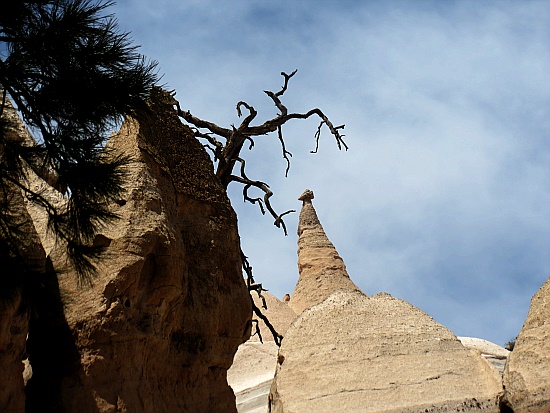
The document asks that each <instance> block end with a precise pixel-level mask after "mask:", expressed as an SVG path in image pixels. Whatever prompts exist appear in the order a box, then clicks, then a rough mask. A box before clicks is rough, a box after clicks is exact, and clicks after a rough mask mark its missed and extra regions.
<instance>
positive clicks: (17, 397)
mask: <svg viewBox="0 0 550 413" xmlns="http://www.w3.org/2000/svg"><path fill="white" fill-rule="evenodd" d="M2 117H3V119H4V120H6V121H7V122H8V124H9V128H8V130H7V132H6V134H5V135H4V138H5V139H6V140H7V141H13V142H18V143H23V142H30V139H31V138H30V135H29V133H28V131H27V129H26V127H25V125H24V124H23V122H22V121H21V119H20V118H19V116H18V115H17V112H16V111H15V110H14V109H13V107H12V105H11V103H10V102H9V101H6V106H5V107H4V112H3V113H2ZM4 149H5V148H4V147H3V145H1V144H0V155H1V156H4ZM0 208H2V209H3V211H2V213H3V214H5V216H7V217H9V221H10V224H11V225H12V228H11V230H10V229H8V231H9V232H10V233H9V235H8V234H6V233H4V234H3V236H2V237H1V240H0V241H3V240H4V239H10V240H11V241H10V242H11V243H12V244H13V245H17V247H16V249H17V252H15V251H14V249H12V248H10V246H9V245H7V244H4V243H3V242H0V273H1V275H0V412H6V413H22V412H24V411H25V387H24V381H23V370H24V364H23V359H24V358H25V353H26V340H27V335H28V333H29V323H30V322H31V315H32V311H31V308H30V307H29V305H28V304H29V299H31V297H32V296H33V295H34V294H36V293H37V290H39V289H40V286H41V283H42V282H43V281H44V278H45V277H46V276H47V274H48V270H49V267H48V264H49V261H48V259H47V258H46V253H45V252H44V249H43V248H42V245H41V243H40V238H39V236H38V234H37V232H36V230H35V228H34V226H33V223H32V220H31V217H30V215H29V214H28V212H27V209H26V207H25V199H24V197H23V195H22V193H21V191H20V188H19V187H17V186H16V185H14V184H10V183H8V182H6V181H4V182H3V185H2V190H1V191H0ZM5 228H6V227H4V228H3V229H5ZM14 229H15V230H14ZM12 230H13V231H12Z"/></svg>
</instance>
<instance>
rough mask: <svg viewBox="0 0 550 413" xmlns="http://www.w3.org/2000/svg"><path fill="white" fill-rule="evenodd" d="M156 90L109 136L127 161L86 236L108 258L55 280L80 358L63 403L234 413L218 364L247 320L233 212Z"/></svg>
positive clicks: (82, 410)
mask: <svg viewBox="0 0 550 413" xmlns="http://www.w3.org/2000/svg"><path fill="white" fill-rule="evenodd" d="M165 98H166V95H165V94H164V92H162V91H161V90H160V89H155V90H153V92H152V97H151V104H150V108H149V110H144V111H141V112H139V113H138V114H137V115H136V117H135V118H134V119H127V120H126V121H125V122H124V124H123V126H122V128H121V130H120V132H119V133H118V134H116V136H114V137H113V138H112V139H111V140H110V142H109V147H111V148H112V149H113V150H115V151H119V152H121V153H124V154H126V155H131V156H132V158H133V161H132V163H131V165H130V167H129V174H130V176H129V180H128V190H127V193H126V194H125V195H124V197H122V198H121V199H120V200H118V201H117V203H116V205H114V208H115V212H116V213H117V214H119V216H120V217H121V219H119V220H118V221H117V222H116V224H115V225H114V226H112V227H109V228H107V229H105V230H104V231H103V232H102V233H101V234H98V235H97V237H96V240H95V243H96V244H99V245H103V246H105V247H106V258H105V260H103V261H102V262H101V263H100V266H99V274H98V275H97V277H96V279H94V282H93V286H92V287H91V288H78V286H77V285H76V282H75V276H74V274H63V275H62V276H60V278H59V283H60V288H61V294H62V296H63V297H65V298H66V299H65V316H66V318H67V322H68V325H69V327H70V329H71V331H72V334H73V336H74V339H75V343H76V348H77V352H78V357H79V359H78V360H74V364H73V366H72V367H73V368H72V371H71V372H70V373H68V374H67V375H66V376H65V377H64V378H63V380H62V381H61V383H60V386H61V388H60V393H61V396H60V398H61V405H62V407H61V409H62V410H63V411H67V412H78V413H92V412H93V413H97V412H102V413H103V412H105V413H106V412H132V413H134V412H176V411H177V412H193V413H200V412H224V413H225V412H234V411H236V410H235V400H234V394H233V392H232V390H231V388H230V387H229V386H228V384H227V369H228V368H229V366H230V365H231V362H232V359H233V356H234V354H235V352H236V350H237V346H238V345H239V344H240V343H242V342H243V341H245V340H246V339H247V338H248V336H249V328H248V327H249V320H250V318H251V306H250V299H249V297H248V292H247V289H246V286H245V284H244V281H243V277H242V271H241V262H240V249H239V236H238V233H237V222H236V215H235V213H234V211H233V209H232V208H231V205H230V203H229V200H228V198H227V196H226V193H225V190H224V189H223V188H222V186H221V185H220V183H219V181H218V180H217V178H216V177H215V176H214V173H213V167H212V163H211V161H210V159H209V157H208V155H207V154H206V152H205V150H204V148H203V147H202V145H201V144H200V143H199V142H198V141H197V140H196V139H195V138H194V137H193V135H192V132H191V131H190V130H189V129H188V128H187V127H185V126H184V125H183V124H182V123H181V122H180V120H179V118H178V117H177V115H176V113H175V112H174V110H173V108H172V107H171V106H170V105H169V104H167V103H165V102H166V99H165ZM38 225H39V226H40V223H38ZM44 242H45V243H47V240H45V241H44ZM53 255H54V256H57V260H55V262H58V263H60V262H61V261H60V258H61V255H62V253H60V252H59V251H58V252H55V251H54V253H53ZM52 411H53V410H52Z"/></svg>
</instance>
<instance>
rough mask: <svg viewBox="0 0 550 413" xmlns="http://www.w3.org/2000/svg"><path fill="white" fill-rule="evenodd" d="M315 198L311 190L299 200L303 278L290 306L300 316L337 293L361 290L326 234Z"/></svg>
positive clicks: (300, 263)
mask: <svg viewBox="0 0 550 413" xmlns="http://www.w3.org/2000/svg"><path fill="white" fill-rule="evenodd" d="M313 198H314V195H313V191H311V190H309V189H306V190H305V191H304V193H303V194H302V195H301V196H300V198H298V199H299V200H300V201H302V203H303V205H302V210H301V212H300V220H299V223H298V236H299V239H298V270H299V272H300V278H299V279H298V282H297V284H296V288H295V289H294V293H293V294H292V297H291V299H290V301H289V303H288V304H289V305H290V307H291V308H292V309H293V310H294V311H295V312H296V313H297V314H300V313H301V312H302V311H304V310H305V309H306V308H309V307H311V306H313V305H315V304H319V303H320V302H322V301H323V300H324V299H325V298H327V297H328V296H329V295H331V294H332V293H333V292H335V291H338V290H348V291H359V288H357V286H356V285H355V284H354V283H353V281H351V279H350V278H349V275H348V273H347V271H346V265H345V264H344V260H342V258H341V257H340V255H338V251H336V248H335V247H334V245H333V244H332V243H331V242H330V240H329V239H328V237H327V235H326V234H325V231H324V229H323V226H322V225H321V222H320V221H319V218H318V216H317V212H316V211H315V208H314V207H313V203H312V202H311V200H312V199H313Z"/></svg>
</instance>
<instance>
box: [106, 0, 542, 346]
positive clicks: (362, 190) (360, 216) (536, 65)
mask: <svg viewBox="0 0 550 413" xmlns="http://www.w3.org/2000/svg"><path fill="white" fill-rule="evenodd" d="M547 6H548V5H547V3H546V2H542V1H524V2H513V1H498V2H496V1H495V2H491V1H487V2H483V3H480V2H474V1H471V2H470V1H460V2H459V1H448V2H439V1H418V2H405V1H384V2H356V1H345V2H342V1H339V2H336V1H301V2H294V1H281V2H277V3H273V2H272V3H266V2H257V1H237V2H214V1H200V2H199V1H185V2H179V1H175V0H161V1H155V2H150V1H145V0H140V1H135V0H126V1H120V2H119V4H118V5H117V6H116V8H114V9H113V11H114V12H115V13H116V14H117V15H118V17H119V20H120V22H121V26H122V27H123V28H124V29H127V30H131V31H132V33H133V38H134V39H135V40H136V42H137V43H140V44H142V45H143V49H142V50H143V51H144V52H145V53H146V54H147V55H148V56H149V57H151V58H153V59H156V60H158V61H159V62H160V67H161V71H162V72H164V73H165V76H164V79H163V80H164V81H165V82H166V83H167V85H168V86H169V87H171V88H175V89H176V90H177V92H178V95H177V97H178V99H179V100H180V101H181V103H182V106H183V107H184V108H185V109H190V110H191V111H192V112H193V113H194V114H196V115H198V116H200V117H203V118H207V119H209V120H212V121H214V122H217V123H219V124H222V125H224V126H229V125H230V124H231V123H237V122H238V118H237V116H236V112H235V103H236V102H237V101H239V100H241V99H244V100H246V101H247V102H249V103H250V104H253V105H254V106H255V107H256V109H258V110H259V112H260V116H259V119H260V118H261V119H264V118H263V117H262V114H264V113H265V116H266V117H267V116H273V115H274V114H275V110H274V108H273V107H272V105H271V104H270V101H269V99H268V98H267V97H266V96H265V95H264V94H263V92H262V91H263V90H264V89H271V90H277V89H278V88H279V87H280V86H281V85H282V78H280V77H279V72H280V71H282V70H284V71H291V70H294V69H295V68H298V69H299V72H298V74H297V76H296V77H295V78H293V80H292V83H291V85H290V87H289V90H288V92H287V93H286V94H285V96H284V99H285V102H286V103H287V105H288V107H289V109H290V110H294V111H305V110H308V109H310V108H311V107H313V106H318V107H320V108H322V109H323V110H324V111H325V112H326V113H327V114H328V115H329V116H330V117H331V118H332V119H333V121H334V122H335V123H346V129H345V133H346V135H347V136H346V139H347V142H348V143H349V145H350V151H348V152H345V153H344V152H338V150H337V149H336V145H335V144H334V142H333V140H332V139H331V137H330V134H329V133H328V132H327V131H324V133H323V135H322V139H321V148H320V151H319V153H318V154H316V155H311V154H309V151H310V150H311V149H313V147H314V141H313V133H314V131H315V130H316V127H317V124H316V123H315V122H313V121H311V122H310V121H308V122H296V123H294V124H291V125H289V127H288V128H286V130H285V136H286V139H287V145H288V149H289V150H290V151H291V152H293V154H294V157H293V164H292V168H291V172H290V175H289V178H288V179H284V168H285V164H284V161H283V160H282V159H281V155H280V147H279V146H278V143H277V141H276V138H275V137H273V138H271V139H270V138H268V137H261V138H258V140H257V144H256V147H255V149H254V150H253V151H252V152H250V153H249V154H246V156H247V158H248V159H249V164H248V165H249V176H252V177H254V178H257V179H261V180H265V181H267V182H269V183H270V185H271V186H272V189H273V191H274V192H275V194H276V195H275V196H274V198H273V203H274V205H275V206H276V208H278V210H281V211H282V210H285V209H288V208H295V209H298V208H299V207H300V205H299V203H298V202H297V201H296V198H297V197H298V196H299V194H300V193H301V192H302V191H303V190H304V189H305V188H306V187H311V189H313V190H314V191H315V193H316V199H315V201H314V204H315V206H316V208H317V210H318V213H319V215H320V217H321V220H322V222H323V225H324V227H325V230H326V231H327V233H328V235H329V237H330V238H331V239H332V241H333V242H334V244H335V245H336V247H337V248H338V250H339V252H340V254H341V255H342V256H343V258H344V260H345V261H346V263H347V265H348V270H349V273H350V275H351V277H352V278H353V279H354V281H356V283H357V284H359V285H360V287H361V288H363V289H364V291H365V292H366V293H368V294H371V293H376V292H378V291H381V290H386V291H388V292H390V293H391V294H393V295H394V296H397V297H401V298H404V299H407V300H409V301H410V302H412V303H413V304H415V305H417V306H418V307H420V308H421V309H423V310H425V311H427V312H428V313H429V314H430V315H432V316H434V318H435V319H436V320H438V321H440V322H442V323H443V324H445V325H446V326H448V327H450V328H451V329H452V330H453V331H454V332H455V333H457V334H460V335H474V336H480V337H483V338H487V339H490V340H493V341H495V342H497V343H499V344H502V343H503V342H504V341H506V340H507V339H509V338H512V337H513V336H515V335H516V334H517V332H518V331H519V329H520V328H521V324H522V322H523V319H524V317H525V314H526V312H527V308H528V305H529V300H530V297H531V296H532V295H533V294H534V293H535V292H536V290H537V289H538V287H539V286H540V285H541V284H542V282H543V281H544V280H545V279H546V277H547V276H548V275H550V213H549V209H548V205H550V144H549V143H548V135H549V132H550V120H549V117H548V113H549V111H550V82H548V73H549V71H550V51H549V49H548V39H549V38H550V10H549V9H548V7H547ZM230 192H231V196H232V199H233V204H234V205H235V207H236V209H237V211H238V214H239V225H240V232H241V237H242V242H243V246H244V249H245V251H246V253H247V254H248V255H249V256H250V259H251V262H252V264H253V266H254V269H255V272H256V274H257V277H258V279H259V281H261V282H263V283H264V285H266V286H267V287H268V288H270V290H271V291H272V292H274V293H275V294H276V295H279V296H282V295H283V294H284V293H286V292H291V291H292V289H293V287H294V283H295V282H296V279H297V268H296V244H295V242H296V236H295V235H294V232H295V228H296V224H297V214H294V216H289V217H288V219H287V225H288V227H289V231H290V232H291V235H290V236H289V237H287V238H285V237H284V236H283V235H282V233H281V232H280V231H278V230H277V229H276V228H275V227H273V225H272V222H271V221H270V219H269V218H263V217H261V216H260V214H259V211H258V210H257V208H256V207H254V206H251V205H248V204H246V205H244V204H243V203H242V200H241V198H240V193H239V192H240V189H239V188H238V187H234V188H231V191H230Z"/></svg>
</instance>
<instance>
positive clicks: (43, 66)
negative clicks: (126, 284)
mask: <svg viewBox="0 0 550 413" xmlns="http://www.w3.org/2000/svg"><path fill="white" fill-rule="evenodd" d="M110 5H111V3H110V2H96V1H89V0H13V1H11V2H9V3H8V4H5V5H3V7H2V12H1V13H0V259H2V260H3V261H4V262H5V261H6V260H8V261H10V260H12V261H13V260H14V259H15V260H17V261H18V262H23V261H24V258H25V257H24V251H22V248H21V243H20V242H19V241H18V240H20V239H21V237H24V236H25V234H24V232H23V233H21V228H23V227H22V226H21V225H20V223H18V222H16V220H14V218H13V214H11V213H10V208H11V205H10V203H11V202H13V201H12V198H13V197H12V196H10V194H11V193H13V191H14V188H15V190H18V191H22V193H23V194H24V195H25V196H26V197H27V198H28V199H31V200H32V202H34V203H36V204H38V205H40V206H41V207H43V208H44V209H45V210H46V211H47V213H48V216H49V228H50V230H51V231H53V233H54V234H55V235H56V236H57V237H58V239H61V240H63V242H64V243H66V245H67V251H68V256H69V258H70V261H71V263H72V265H73V266H74V267H75V268H76V270H77V272H78V273H79V274H80V275H81V276H83V277H84V279H86V277H88V276H89V275H90V274H91V273H92V271H93V257H95V256H96V255H97V253H98V250H97V249H96V248H93V247H91V246H90V245H91V241H92V240H93V236H94V234H95V233H96V231H97V230H98V229H99V228H100V227H101V226H102V225H105V224H106V223H108V222H110V221H112V220H113V219H114V218H116V217H115V215H114V214H113V213H112V212H111V211H110V210H109V204H110V203H111V202H112V201H113V200H116V198H117V196H118V195H119V194H120V193H121V191H122V184H123V179H124V166H125V164H126V163H127V161H128V159H127V158H126V157H124V156H120V155H119V156H113V154H111V153H109V152H108V151H107V150H105V148H104V144H105V141H106V139H107V137H108V134H109V133H110V132H111V131H112V130H113V129H114V127H115V126H116V125H117V124H118V123H119V122H120V120H121V119H122V118H123V117H124V116H125V115H128V114H131V113H132V112H133V110H134V109H136V108H139V107H141V106H142V105H143V102H144V100H145V98H146V97H147V95H148V92H149V89H150V87H151V86H152V85H153V84H154V83H155V82H156V80H157V76H156V73H155V66H156V64H155V63H154V62H147V61H145V59H144V57H143V56H142V55H140V54H139V53H138V52H137V50H136V47H135V46H133V45H132V44H131V42H130V39H129V36H128V34H127V33H121V32H120V31H119V29H118V27H117V22H116V19H115V18H114V17H113V16H112V15H109V14H105V9H106V8H107V7H109V6H110ZM9 99H11V101H12V102H13V103H14V105H15V107H16V108H17V110H18V111H19V113H20V115H21V117H22V118H23V120H24V122H25V123H26V125H27V126H29V128H30V130H31V131H32V133H33V135H34V141H33V142H31V143H29V142H25V141H21V140H20V139H15V138H14V134H13V133H11V132H10V131H11V129H12V128H13V127H14V125H13V124H10V121H9V119H8V118H7V116H5V115H6V112H7V111H8V109H9V101H8V100H9ZM30 170H32V171H33V172H34V173H37V174H38V175H39V176H41V177H43V178H45V179H46V180H47V182H48V183H49V184H50V185H51V186H52V187H54V188H55V189H56V190H58V191H59V192H60V193H61V194H62V195H63V196H64V197H65V200H66V202H64V203H63V206H59V205H54V204H53V203H51V202H50V201H49V200H48V199H47V198H46V197H45V196H43V195H42V194H41V193H38V192H36V191H35V192H33V190H32V189H31V188H30V187H29V183H28V180H27V176H28V171H30ZM10 262H11V261H10ZM0 272H1V273H3V274H5V272H4V271H0ZM0 281H1V280H0Z"/></svg>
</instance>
